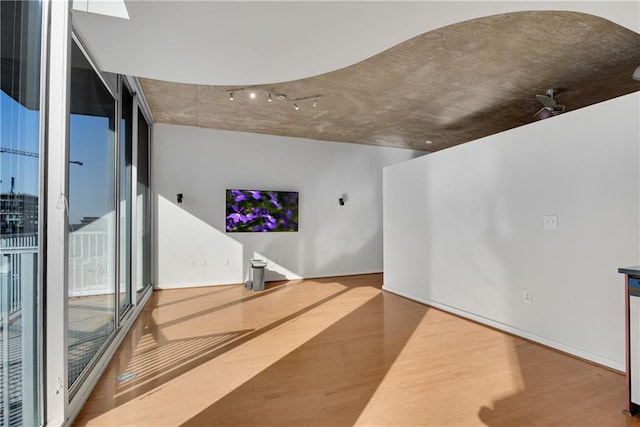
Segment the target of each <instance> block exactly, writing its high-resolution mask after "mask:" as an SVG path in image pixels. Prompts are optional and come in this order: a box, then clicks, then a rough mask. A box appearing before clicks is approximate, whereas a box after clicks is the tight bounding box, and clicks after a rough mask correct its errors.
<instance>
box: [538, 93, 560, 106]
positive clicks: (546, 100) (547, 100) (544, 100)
mask: <svg viewBox="0 0 640 427" xmlns="http://www.w3.org/2000/svg"><path fill="white" fill-rule="evenodd" d="M536 98H537V99H538V101H540V103H541V104H542V105H544V106H545V107H547V108H555V107H556V105H557V104H556V101H555V100H554V99H553V98H551V97H550V96H546V95H536Z"/></svg>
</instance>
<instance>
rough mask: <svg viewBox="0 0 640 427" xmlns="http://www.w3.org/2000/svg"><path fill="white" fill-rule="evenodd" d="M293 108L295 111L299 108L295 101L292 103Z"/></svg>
mask: <svg viewBox="0 0 640 427" xmlns="http://www.w3.org/2000/svg"><path fill="white" fill-rule="evenodd" d="M293 108H295V109H296V111H298V110H299V109H300V107H298V104H296V103H295V102H294V103H293Z"/></svg>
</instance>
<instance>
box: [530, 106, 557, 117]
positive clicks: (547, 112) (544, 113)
mask: <svg viewBox="0 0 640 427" xmlns="http://www.w3.org/2000/svg"><path fill="white" fill-rule="evenodd" d="M553 115H554V114H553V110H552V109H551V108H547V107H542V108H541V109H540V110H539V111H538V112H537V113H535V114H534V115H533V118H534V119H536V120H542V119H548V118H549V117H551V116H553Z"/></svg>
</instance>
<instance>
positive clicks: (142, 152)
mask: <svg viewBox="0 0 640 427" xmlns="http://www.w3.org/2000/svg"><path fill="white" fill-rule="evenodd" d="M137 198H138V200H137V204H138V265H137V267H138V268H137V270H138V275H137V279H138V280H137V281H136V289H137V290H138V291H142V290H143V289H144V288H145V287H146V286H147V285H149V284H150V283H151V190H150V188H149V124H148V123H147V121H146V120H145V118H144V116H143V115H142V111H140V110H138V194H137Z"/></svg>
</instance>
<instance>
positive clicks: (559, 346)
mask: <svg viewBox="0 0 640 427" xmlns="http://www.w3.org/2000/svg"><path fill="white" fill-rule="evenodd" d="M382 289H383V290H385V291H387V292H391V293H393V294H396V295H400V296H402V297H405V298H408V299H410V300H413V301H416V302H420V303H422V304H425V305H428V306H431V307H434V308H437V309H440V310H442V311H446V312H448V313H451V314H455V315H457V316H460V317H464V318H466V319H470V320H473V321H475V322H478V323H482V324H483V325H487V326H490V327H492V328H495V329H498V330H501V331H504V332H507V333H510V334H512V335H516V336H519V337H522V338H525V339H527V340H530V341H533V342H536V343H539V344H542V345H544V346H547V347H551V348H553V349H556V350H559V351H561V352H564V353H568V354H570V355H572V356H576V357H578V358H580V359H584V360H587V361H589V362H592V363H595V364H597V365H601V366H605V367H607V368H610V369H613V370H616V371H619V372H620V373H624V372H625V362H624V361H622V362H620V361H617V360H611V359H609V358H606V357H603V356H600V355H597V354H593V353H590V352H588V351H585V350H582V349H579V348H575V347H572V346H570V345H566V344H563V343H560V342H557V341H553V340H550V339H548V338H545V337H541V336H539V335H536V334H532V333H530V332H527V331H525V330H522V329H518V328H516V327H513V326H511V325H507V324H505V323H501V322H497V321H495V320H492V319H489V318H486V317H482V316H479V315H477V314H474V313H470V312H468V311H464V310H460V309H458V308H456V307H452V306H450V305H446V304H442V303H439V302H436V301H431V300H427V299H424V298H420V297H417V296H415V295H409V294H407V293H405V292H401V291H398V290H396V289H393V288H392V287H390V286H387V285H384V286H383V287H382Z"/></svg>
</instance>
